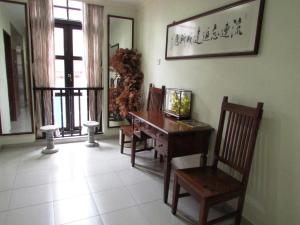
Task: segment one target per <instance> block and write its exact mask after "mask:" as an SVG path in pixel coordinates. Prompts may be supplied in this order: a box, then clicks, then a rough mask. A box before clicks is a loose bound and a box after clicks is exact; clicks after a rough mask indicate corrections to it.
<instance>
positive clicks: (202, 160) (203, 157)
mask: <svg viewBox="0 0 300 225" xmlns="http://www.w3.org/2000/svg"><path fill="white" fill-rule="evenodd" d="M206 163H207V155H206V154H204V153H202V154H201V155H200V167H204V166H206Z"/></svg>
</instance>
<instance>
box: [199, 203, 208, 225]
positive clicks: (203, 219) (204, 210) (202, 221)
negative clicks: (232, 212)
mask: <svg viewBox="0 0 300 225" xmlns="http://www.w3.org/2000/svg"><path fill="white" fill-rule="evenodd" d="M200 207H201V209H200V213H199V225H206V224H207V217H208V209H209V208H208V205H207V203H206V201H205V200H203V202H202V204H201V206H200Z"/></svg>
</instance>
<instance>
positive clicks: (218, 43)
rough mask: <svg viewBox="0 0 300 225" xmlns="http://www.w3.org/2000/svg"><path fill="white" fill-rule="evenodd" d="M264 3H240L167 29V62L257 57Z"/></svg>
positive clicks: (253, 0)
mask: <svg viewBox="0 0 300 225" xmlns="http://www.w3.org/2000/svg"><path fill="white" fill-rule="evenodd" d="M264 3H265V0H242V1H239V2H235V3H233V4H230V5H226V6H224V7H221V8H218V9H215V10H212V11H209V12H205V13H202V14H200V15H197V16H194V17H191V18H188V19H185V20H182V21H178V22H174V23H173V24H169V25H168V26H167V42H166V55H165V58H166V59H184V58H201V57H216V56H236V55H256V54H258V48H259V40H260V33H261V26H262V18H263V11H264Z"/></svg>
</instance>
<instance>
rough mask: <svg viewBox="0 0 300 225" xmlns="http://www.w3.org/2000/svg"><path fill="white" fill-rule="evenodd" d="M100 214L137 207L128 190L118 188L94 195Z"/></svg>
mask: <svg viewBox="0 0 300 225" xmlns="http://www.w3.org/2000/svg"><path fill="white" fill-rule="evenodd" d="M93 196H94V199H95V202H96V204H97V207H98V211H99V213H100V214H102V213H108V212H112V211H115V210H119V209H123V208H126V207H130V206H134V205H136V202H135V201H134V199H133V197H132V196H131V194H130V193H129V191H127V189H126V188H124V187H122V188H117V189H113V190H107V191H103V192H98V193H94V194H93Z"/></svg>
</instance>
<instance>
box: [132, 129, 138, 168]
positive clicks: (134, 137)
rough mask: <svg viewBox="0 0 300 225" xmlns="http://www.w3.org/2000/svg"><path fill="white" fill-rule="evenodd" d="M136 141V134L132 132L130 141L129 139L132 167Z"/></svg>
mask: <svg viewBox="0 0 300 225" xmlns="http://www.w3.org/2000/svg"><path fill="white" fill-rule="evenodd" d="M136 141H137V138H136V136H135V135H134V134H133V135H132V141H131V165H132V167H134V165H135V148H136Z"/></svg>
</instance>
